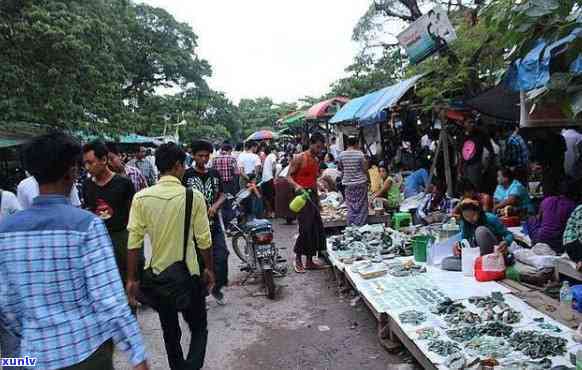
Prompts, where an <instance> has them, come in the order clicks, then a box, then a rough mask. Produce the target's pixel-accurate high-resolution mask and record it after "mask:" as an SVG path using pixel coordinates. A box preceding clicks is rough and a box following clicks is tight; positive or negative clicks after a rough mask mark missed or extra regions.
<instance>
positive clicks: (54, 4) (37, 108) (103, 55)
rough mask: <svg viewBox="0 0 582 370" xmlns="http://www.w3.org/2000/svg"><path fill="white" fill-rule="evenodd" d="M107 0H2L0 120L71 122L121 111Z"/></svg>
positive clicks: (115, 10) (120, 74) (115, 6)
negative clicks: (65, 0)
mask: <svg viewBox="0 0 582 370" xmlns="http://www.w3.org/2000/svg"><path fill="white" fill-rule="evenodd" d="M126 10H127V4H123V2H115V3H113V2H111V3H109V2H106V1H88V0H85V1H67V2H64V1H48V0H39V1H30V0H29V1H18V0H6V1H3V2H2V3H0V48H1V49H2V53H0V81H1V83H0V119H1V120H2V121H9V122H10V121H28V122H40V123H46V124H51V125H55V126H60V127H74V126H76V125H77V124H78V122H79V121H93V122H98V123H100V122H103V121H104V120H107V119H108V118H110V117H111V116H112V115H113V114H115V113H119V112H120V111H121V110H122V109H123V104H122V98H123V96H122V91H121V89H120V87H121V85H122V84H123V81H124V68H123V65H122V63H120V61H119V60H117V59H116V58H115V53H114V52H112V51H113V50H115V49H116V39H115V36H116V35H117V32H116V30H115V25H116V23H117V20H116V18H117V17H118V15H116V14H125V13H126Z"/></svg>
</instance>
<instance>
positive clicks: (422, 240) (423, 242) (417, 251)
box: [412, 235, 431, 262]
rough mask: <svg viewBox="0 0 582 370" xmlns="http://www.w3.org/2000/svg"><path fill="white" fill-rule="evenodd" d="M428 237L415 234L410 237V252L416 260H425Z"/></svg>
mask: <svg viewBox="0 0 582 370" xmlns="http://www.w3.org/2000/svg"><path fill="white" fill-rule="evenodd" d="M430 239H431V237H430V236H429V235H417V236H415V237H413V238H412V252H413V253H414V260H415V261H416V262H426V254H427V253H426V250H427V247H428V242H429V241H430Z"/></svg>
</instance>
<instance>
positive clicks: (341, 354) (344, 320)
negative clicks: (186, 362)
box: [115, 221, 402, 370]
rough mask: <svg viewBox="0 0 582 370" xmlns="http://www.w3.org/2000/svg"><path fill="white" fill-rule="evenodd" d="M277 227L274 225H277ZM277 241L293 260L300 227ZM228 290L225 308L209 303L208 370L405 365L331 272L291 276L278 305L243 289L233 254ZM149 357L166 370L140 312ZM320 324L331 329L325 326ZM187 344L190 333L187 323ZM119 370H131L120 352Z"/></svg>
mask: <svg viewBox="0 0 582 370" xmlns="http://www.w3.org/2000/svg"><path fill="white" fill-rule="evenodd" d="M279 222H280V221H276V223H279ZM275 230H276V234H275V237H276V241H277V243H278V245H279V246H280V247H282V248H284V249H283V250H282V253H283V254H284V255H289V257H290V258H289V260H290V261H291V256H292V248H293V243H294V237H295V233H296V226H284V225H276V228H275ZM230 266H231V274H230V276H231V282H232V284H231V286H230V287H228V288H227V289H226V290H225V294H226V297H227V300H228V304H227V305H226V306H218V305H217V304H216V302H215V301H214V300H213V299H212V298H209V299H208V320H209V343H208V350H207V356H206V365H205V369H208V370H230V369H237V370H246V369H249V370H250V369H261V370H267V369H302V370H303V369H370V370H372V369H390V368H393V364H396V363H400V362H402V361H401V360H399V359H398V357H396V356H393V355H389V354H388V353H387V352H386V351H385V350H384V349H383V348H382V347H381V346H380V345H379V344H378V341H377V340H376V326H375V321H374V318H373V317H372V316H371V315H370V313H369V312H368V310H367V309H366V307H364V306H363V305H362V304H361V303H360V304H358V305H357V306H356V307H352V306H350V299H349V297H346V298H342V297H340V296H339V295H338V294H337V289H336V284H335V282H334V281H333V280H332V278H331V273H330V272H329V271H313V272H308V273H306V274H296V273H295V272H290V273H289V275H288V276H287V277H285V278H283V279H278V280H277V283H278V284H279V285H281V286H282V288H281V291H280V296H279V298H278V299H277V300H276V301H269V300H267V299H266V298H265V297H253V296H252V294H251V293H252V291H257V290H260V288H261V287H260V285H247V286H244V287H241V286H240V284H239V282H240V280H241V279H242V278H243V276H244V274H243V273H241V272H240V271H239V267H238V260H237V257H236V256H235V255H234V254H231V256H230ZM138 316H139V321H140V324H141V328H142V332H143V334H144V336H145V340H146V345H147V348H148V351H149V353H150V364H151V369H167V368H168V365H167V361H166V357H165V351H164V345H163V339H162V332H161V329H160V326H159V320H158V318H157V315H156V314H155V312H153V311H152V310H146V311H141V312H139V313H138ZM320 326H326V327H328V328H329V330H326V328H322V327H320ZM182 327H183V332H184V335H183V339H182V345H183V347H184V348H186V345H187V344H188V343H189V333H188V329H187V326H186V325H185V323H182ZM115 362H116V369H130V367H129V366H128V364H127V362H126V360H125V355H124V354H122V353H117V354H116V359H115Z"/></svg>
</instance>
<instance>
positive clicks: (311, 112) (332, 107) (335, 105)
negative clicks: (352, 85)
mask: <svg viewBox="0 0 582 370" xmlns="http://www.w3.org/2000/svg"><path fill="white" fill-rule="evenodd" d="M349 100H350V99H348V98H345V97H343V96H338V97H335V98H333V99H328V100H324V101H322V102H319V103H317V104H315V105H314V106H312V107H311V108H309V109H308V110H307V112H306V113H305V118H306V119H311V120H314V119H323V118H328V117H331V116H333V115H334V114H335V113H336V112H337V111H338V110H339V109H340V108H341V107H343V106H344V105H345V104H346V103H347V102H348V101H349Z"/></svg>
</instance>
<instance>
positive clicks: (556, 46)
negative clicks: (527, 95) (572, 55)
mask: <svg viewBox="0 0 582 370" xmlns="http://www.w3.org/2000/svg"><path fill="white" fill-rule="evenodd" d="M578 38H582V28H576V29H574V30H573V31H572V32H571V33H570V34H569V35H568V36H566V37H564V38H562V39H560V40H557V41H555V42H552V43H548V42H547V41H545V40H538V41H537V43H536V45H535V47H534V48H533V49H532V50H530V52H529V53H527V54H526V55H525V56H524V57H523V58H520V59H518V60H516V61H515V62H514V63H513V64H512V65H511V67H510V68H509V71H508V73H507V75H506V77H505V83H506V84H507V86H509V87H510V88H511V89H513V90H515V91H531V90H534V89H537V88H541V87H544V86H546V85H547V84H548V82H549V81H550V62H551V60H552V58H553V57H554V56H556V55H559V54H561V53H563V52H564V51H566V50H567V49H568V48H569V47H570V44H571V43H572V42H574V41H576V39H578ZM581 57H582V51H581V52H580V53H579V55H578V57H577V58H576V59H575V60H574V61H573V62H572V63H571V65H570V68H569V70H570V72H572V73H574V74H575V75H577V74H579V73H582V63H581Z"/></svg>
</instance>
